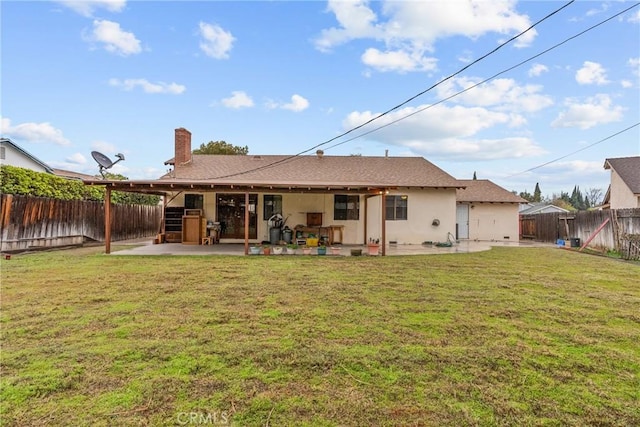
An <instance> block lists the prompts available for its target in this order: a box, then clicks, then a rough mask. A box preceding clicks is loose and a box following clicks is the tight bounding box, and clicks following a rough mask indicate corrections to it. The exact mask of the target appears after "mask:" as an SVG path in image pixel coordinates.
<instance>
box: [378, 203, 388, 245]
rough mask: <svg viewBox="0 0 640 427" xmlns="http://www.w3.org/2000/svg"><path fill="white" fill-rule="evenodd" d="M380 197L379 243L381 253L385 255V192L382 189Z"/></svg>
mask: <svg viewBox="0 0 640 427" xmlns="http://www.w3.org/2000/svg"><path fill="white" fill-rule="evenodd" d="M380 198H381V200H380V205H382V208H381V212H380V217H381V218H382V235H381V236H380V244H381V245H382V252H381V255H382V256H385V255H386V254H387V249H386V247H387V245H386V243H387V209H386V207H387V192H386V191H384V190H383V191H382V194H381V195H380Z"/></svg>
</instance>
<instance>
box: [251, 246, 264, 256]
mask: <svg viewBox="0 0 640 427" xmlns="http://www.w3.org/2000/svg"><path fill="white" fill-rule="evenodd" d="M261 251H262V247H260V246H255V245H254V246H249V254H251V255H260V252H261Z"/></svg>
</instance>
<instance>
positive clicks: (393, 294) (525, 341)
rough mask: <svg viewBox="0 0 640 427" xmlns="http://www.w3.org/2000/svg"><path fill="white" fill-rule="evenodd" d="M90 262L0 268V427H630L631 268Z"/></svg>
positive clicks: (347, 260) (639, 379)
mask: <svg viewBox="0 0 640 427" xmlns="http://www.w3.org/2000/svg"><path fill="white" fill-rule="evenodd" d="M102 250H103V249H102V248H85V249H77V250H69V251H56V252H49V253H38V254H31V255H14V256H13V257H12V259H11V260H9V261H5V260H3V261H2V265H1V269H2V273H1V278H2V311H1V327H2V328H1V331H2V359H1V362H2V372H1V374H2V375H1V386H2V388H1V391H0V397H1V405H2V406H1V417H2V425H4V426H12V425H17V426H36V425H91V426H101V425H105V426H107V425H118V426H119V425H197V424H209V425H224V424H225V423H226V424H230V425H237V426H263V425H271V426H283V425H284V426H289V425H290V426H305V425H307V426H318V425H319V426H374V425H376V426H377V425H398V426H400V425H402V426H406V425H434V426H440V425H451V426H460V425H483V426H484V425H518V426H520V425H576V426H584V425H611V426H613V425H620V426H630V425H640V344H639V343H640V267H639V266H638V264H630V263H624V262H620V261H617V260H611V259H607V258H603V257H595V256H591V255H584V254H579V253H575V252H571V251H565V250H560V249H555V248H544V249H543V248H495V249H493V250H491V251H488V252H481V253H473V254H452V255H430V256H406V257H385V258H371V257H317V256H313V257H310V256H306V257H305V256H296V257H287V256H280V257H274V256H272V257H264V256H261V257H237V256H235V257H232V256H229V257H225V256H215V257H211V256H208V257H205V256H183V257H177V256H174V257H164V256H158V257H140V256H132V257H125V256H106V255H103V254H102V253H101V251H102Z"/></svg>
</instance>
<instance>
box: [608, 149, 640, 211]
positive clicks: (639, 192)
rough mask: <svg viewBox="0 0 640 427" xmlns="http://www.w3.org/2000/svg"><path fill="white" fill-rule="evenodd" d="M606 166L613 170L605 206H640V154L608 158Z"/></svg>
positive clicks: (627, 207)
mask: <svg viewBox="0 0 640 427" xmlns="http://www.w3.org/2000/svg"><path fill="white" fill-rule="evenodd" d="M604 168H605V169H607V170H611V183H610V184H609V188H608V190H607V193H606V194H605V197H604V202H603V207H608V208H610V209H631V208H640V156H636V157H619V158H615V159H606V160H605V162H604Z"/></svg>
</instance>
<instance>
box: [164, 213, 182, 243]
mask: <svg viewBox="0 0 640 427" xmlns="http://www.w3.org/2000/svg"><path fill="white" fill-rule="evenodd" d="M183 215H184V208H183V207H181V206H178V207H166V208H165V209H164V233H165V241H166V242H167V243H182V216H183Z"/></svg>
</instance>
